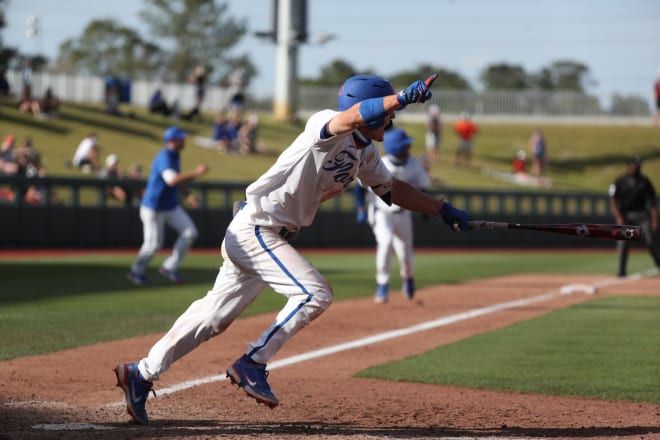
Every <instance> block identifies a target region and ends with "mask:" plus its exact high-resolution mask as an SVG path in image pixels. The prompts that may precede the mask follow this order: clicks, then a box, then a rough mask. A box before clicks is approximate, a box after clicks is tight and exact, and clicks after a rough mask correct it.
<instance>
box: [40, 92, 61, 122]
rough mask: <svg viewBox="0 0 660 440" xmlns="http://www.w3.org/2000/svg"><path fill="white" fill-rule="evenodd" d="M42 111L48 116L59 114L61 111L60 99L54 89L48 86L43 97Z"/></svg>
mask: <svg viewBox="0 0 660 440" xmlns="http://www.w3.org/2000/svg"><path fill="white" fill-rule="evenodd" d="M40 106H41V111H42V112H43V113H44V114H46V115H48V116H57V115H58V113H59V111H60V100H59V98H57V96H55V95H54V94H53V90H52V89H51V88H50V87H48V88H47V89H46V93H44V97H43V98H41V103H40Z"/></svg>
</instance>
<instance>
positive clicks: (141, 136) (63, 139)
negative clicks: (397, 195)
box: [0, 98, 660, 194]
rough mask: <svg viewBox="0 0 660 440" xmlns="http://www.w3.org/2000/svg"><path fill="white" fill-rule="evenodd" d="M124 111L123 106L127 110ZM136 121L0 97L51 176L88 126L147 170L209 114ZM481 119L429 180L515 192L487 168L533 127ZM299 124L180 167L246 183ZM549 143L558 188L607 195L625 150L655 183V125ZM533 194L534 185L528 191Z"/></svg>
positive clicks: (11, 126) (578, 131) (2, 129)
mask: <svg viewBox="0 0 660 440" xmlns="http://www.w3.org/2000/svg"><path fill="white" fill-rule="evenodd" d="M126 110H127V111H128V108H126ZM130 110H131V111H133V112H135V115H136V117H135V118H134V119H123V118H117V117H115V116H111V115H108V114H106V113H104V112H103V110H102V108H101V106H100V105H85V104H73V103H64V104H63V106H62V109H61V115H60V117H59V118H52V119H47V120H43V121H42V120H35V119H34V117H33V116H31V115H28V114H25V113H20V112H19V111H18V110H17V109H16V106H15V101H14V99H13V98H12V99H2V98H0V113H1V114H2V119H3V121H2V122H3V123H2V124H1V125H0V135H2V136H3V137H4V135H6V134H8V133H13V134H14V135H15V136H16V137H17V142H18V143H20V142H22V140H23V138H24V137H25V136H31V137H32V138H33V141H34V145H35V148H36V149H37V150H38V151H40V152H41V153H42V160H43V163H44V164H45V165H46V166H47V167H48V173H49V175H51V176H83V175H82V174H81V173H80V171H78V170H77V169H74V168H68V167H66V166H65V162H66V161H68V160H70V159H71V158H72V156H73V153H74V152H75V149H76V147H77V145H78V143H79V142H80V141H81V140H82V138H83V137H85V136H86V135H87V133H88V132H89V131H90V130H94V131H95V132H96V133H97V134H98V135H99V142H100V144H101V155H102V157H103V158H105V157H106V156H107V155H108V154H111V153H115V154H118V155H119V159H120V163H121V164H122V165H123V166H124V167H126V168H128V167H129V166H130V164H133V163H140V164H142V165H143V166H144V168H145V170H148V164H149V163H151V160H152V159H153V156H154V154H155V153H156V152H157V151H158V150H159V149H160V148H161V147H162V141H161V137H162V133H163V130H164V129H165V128H166V127H167V126H168V125H170V124H172V123H174V122H176V123H178V124H180V125H181V126H182V127H183V128H184V129H185V130H186V131H188V132H189V133H190V135H191V136H210V135H211V134H212V131H213V128H212V123H211V120H212V115H211V114H206V115H204V116H205V119H206V122H204V123H193V122H186V121H173V120H172V119H169V118H165V117H161V116H159V115H151V114H149V113H148V112H147V111H146V110H145V109H143V108H131V109H130ZM475 121H476V123H477V124H479V126H480V129H479V135H478V136H477V139H476V141H475V147H474V157H473V165H474V166H473V167H470V168H456V167H454V166H453V156H454V152H455V150H456V145H457V144H458V138H457V136H456V134H455V133H454V132H453V130H451V125H450V123H448V122H446V123H445V124H444V131H443V133H444V134H443V139H442V147H441V149H440V156H439V157H440V162H439V163H437V164H435V165H434V166H433V168H432V170H431V174H432V177H433V178H434V179H435V180H436V181H437V182H439V184H442V185H443V186H448V187H453V188H461V189H482V188H488V189H515V190H519V189H521V188H520V186H518V185H516V184H515V183H512V182H510V181H506V180H501V179H497V178H495V177H494V174H493V173H487V172H485V171H487V170H490V171H497V172H499V173H507V172H510V171H511V161H512V160H513V157H514V155H515V153H516V151H517V150H519V149H524V150H526V149H527V140H528V139H529V137H530V135H531V134H532V131H533V129H534V127H535V125H532V124H514V123H482V122H480V121H479V120H478V117H476V119H475ZM397 124H398V126H400V127H402V128H405V129H406V131H408V133H409V134H410V135H411V136H412V137H413V138H415V139H416V142H415V144H414V149H413V154H414V155H420V154H422V153H423V152H424V147H423V139H424V124H422V123H413V122H404V121H403V118H402V119H401V120H398V119H397ZM302 128H303V124H302V123H297V124H284V123H281V122H277V121H275V120H273V118H272V117H271V116H270V115H267V114H264V115H261V118H260V128H259V130H260V131H259V141H260V142H262V143H264V144H265V146H266V149H267V154H259V155H247V156H241V155H234V154H218V153H216V152H214V151H211V150H208V149H204V148H199V147H197V146H195V144H194V142H193V140H192V139H191V140H190V142H188V144H187V145H188V147H187V148H186V150H185V152H184V154H183V158H182V168H183V169H184V170H189V169H192V168H193V167H194V166H195V165H196V164H198V163H205V164H208V165H209V167H210V171H209V173H208V174H207V175H205V176H204V177H202V178H201V181H238V182H251V181H252V180H254V179H255V178H256V177H258V176H259V175H261V174H262V173H263V172H264V171H265V170H267V169H268V168H269V167H270V165H271V164H272V163H273V162H274V160H275V157H276V156H277V155H278V154H279V153H280V152H281V151H282V150H283V149H284V148H285V147H286V146H288V145H289V144H290V143H291V141H293V140H294V139H295V137H296V136H297V135H298V133H299V132H300V131H301V130H302ZM541 128H543V130H544V134H545V136H546V140H547V142H548V157H549V166H548V173H549V176H550V177H551V178H552V179H553V181H554V186H553V188H554V189H556V190H561V191H565V190H569V191H575V190H585V191H595V192H598V193H602V194H605V193H606V192H607V188H608V186H609V184H610V183H611V182H612V181H613V180H614V178H615V177H616V176H618V175H620V174H622V173H623V172H624V171H625V165H624V160H625V159H627V158H628V157H629V156H631V155H639V156H641V157H642V158H644V159H645V163H644V168H643V170H644V172H645V173H646V174H647V175H648V176H649V178H650V179H651V180H652V181H653V183H654V185H656V188H658V187H659V186H660V180H658V176H660V160H659V158H660V144H659V143H658V129H657V127H653V126H634V125H630V126H623V125H612V126H607V125H570V124H566V125H562V124H555V125H552V124H544V125H543V126H542V127H541ZM526 189H528V190H530V191H534V190H536V189H538V188H526Z"/></svg>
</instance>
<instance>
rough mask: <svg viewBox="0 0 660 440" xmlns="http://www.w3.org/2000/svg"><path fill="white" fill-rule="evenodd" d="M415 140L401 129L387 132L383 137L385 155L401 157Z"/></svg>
mask: <svg viewBox="0 0 660 440" xmlns="http://www.w3.org/2000/svg"><path fill="white" fill-rule="evenodd" d="M412 142H413V138H411V137H410V136H408V135H407V134H406V132H405V131H403V130H402V129H400V128H393V129H391V130H387V131H386V132H385V136H384V137H383V147H384V148H385V153H386V154H389V155H391V156H401V155H402V154H403V152H404V151H405V149H406V148H407V147H408V146H409V145H411V144H412Z"/></svg>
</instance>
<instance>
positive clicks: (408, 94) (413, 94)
mask: <svg viewBox="0 0 660 440" xmlns="http://www.w3.org/2000/svg"><path fill="white" fill-rule="evenodd" d="M437 78H438V74H437V73H435V74H433V75H431V76H429V77H428V78H427V79H426V81H421V80H417V81H415V82H414V83H412V84H410V85H409V86H408V87H406V88H405V89H403V90H401V91H400V92H399V95H398V96H397V100H398V101H399V104H400V105H401V108H400V110H402V109H404V108H405V107H406V106H407V105H408V104H414V103H416V102H420V103H422V102H426V101H427V100H429V99H431V96H432V95H431V90H430V89H431V84H433V81H435V80H436V79H437Z"/></svg>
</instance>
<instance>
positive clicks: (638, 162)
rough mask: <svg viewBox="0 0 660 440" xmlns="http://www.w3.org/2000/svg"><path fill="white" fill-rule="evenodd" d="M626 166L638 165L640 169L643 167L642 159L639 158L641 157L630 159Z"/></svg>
mask: <svg viewBox="0 0 660 440" xmlns="http://www.w3.org/2000/svg"><path fill="white" fill-rule="evenodd" d="M626 164H628V165H636V166H638V167H639V166H641V165H642V158H641V157H639V156H633V157H631V158H629V159H628V160H627V161H626Z"/></svg>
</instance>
